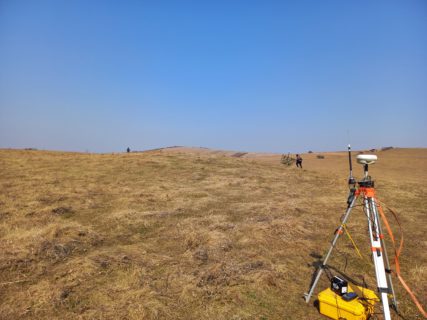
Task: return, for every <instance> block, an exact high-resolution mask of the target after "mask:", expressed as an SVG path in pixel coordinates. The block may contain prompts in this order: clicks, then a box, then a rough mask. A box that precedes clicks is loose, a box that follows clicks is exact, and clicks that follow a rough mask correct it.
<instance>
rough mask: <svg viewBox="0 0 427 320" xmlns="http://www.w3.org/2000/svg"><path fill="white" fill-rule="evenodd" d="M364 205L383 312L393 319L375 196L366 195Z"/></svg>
mask: <svg viewBox="0 0 427 320" xmlns="http://www.w3.org/2000/svg"><path fill="white" fill-rule="evenodd" d="M364 205H365V210H366V215H367V217H368V227H369V238H370V240H371V248H372V258H373V260H374V265H375V274H376V278H377V286H378V293H379V294H380V296H381V302H382V305H383V314H384V319H385V320H391V315H390V307H389V303H388V293H389V289H388V284H387V278H386V273H385V267H384V260H383V257H384V255H383V253H382V247H381V239H380V230H379V222H378V221H379V215H378V211H377V208H376V206H375V201H374V200H373V197H367V196H366V195H365V196H364Z"/></svg>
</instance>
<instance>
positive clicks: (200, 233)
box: [0, 148, 427, 320]
mask: <svg viewBox="0 0 427 320" xmlns="http://www.w3.org/2000/svg"><path fill="white" fill-rule="evenodd" d="M233 155H234V153H233V152H214V151H211V150H205V149H186V148H171V149H164V150H154V151H150V152H142V153H130V154H82V153H63V152H46V151H24V150H0V168H1V171H0V249H1V250H0V318H1V319H18V318H19V319H233V320H238V319H242V320H243V319H260V320H261V319H324V318H323V317H322V316H321V315H319V313H318V311H317V309H316V308H315V307H314V306H313V304H312V303H311V304H309V305H307V304H305V302H304V301H303V299H302V294H303V293H304V292H306V291H307V289H308V286H309V284H310V278H311V275H312V274H313V271H314V265H315V264H316V263H318V261H319V257H320V256H322V255H323V254H324V253H325V251H326V250H327V248H328V247H329V242H330V240H331V239H332V237H333V232H334V230H335V228H336V227H337V226H338V224H339V219H340V216H341V215H342V214H343V212H344V210H345V207H346V198H347V186H346V180H347V162H346V161H347V160H346V153H324V155H325V159H317V158H316V154H309V155H303V158H304V162H303V165H304V170H298V169H297V168H295V167H294V166H292V167H286V166H284V165H282V164H280V155H271V154H264V155H263V154H250V153H249V154H245V153H242V154H239V155H238V156H233ZM378 155H379V159H380V160H379V162H378V164H375V165H374V166H372V171H371V172H372V175H373V177H374V178H375V180H376V186H377V192H378V197H380V198H381V199H382V200H383V201H384V202H386V203H388V204H389V205H390V206H391V207H393V208H395V209H396V210H397V211H398V212H399V213H400V219H401V222H402V225H403V228H404V231H405V235H406V237H405V249H404V252H403V257H402V259H401V265H402V268H403V276H404V278H405V279H406V280H407V282H408V283H410V284H411V286H412V288H413V289H414V291H415V292H417V293H418V296H419V297H420V298H421V302H422V303H423V304H424V306H425V305H427V300H426V299H427V298H426V294H425V293H426V292H427V282H426V279H427V253H426V252H427V237H426V234H427V225H426V223H425V222H426V216H427V212H426V206H425V199H427V194H426V191H427V187H426V181H427V150H426V149H394V150H389V151H384V152H378ZM355 172H356V174H357V176H359V177H360V176H361V168H360V166H359V165H355ZM348 228H349V230H350V231H351V234H352V236H353V237H354V238H355V240H356V241H357V243H358V244H359V246H360V249H361V250H362V252H363V253H364V255H365V256H366V258H367V259H368V260H369V243H368V241H367V230H366V218H365V216H364V214H363V213H362V210H361V209H360V208H355V209H354V210H353V214H352V218H351V219H350V221H349V224H348ZM389 247H390V246H389ZM330 264H331V265H333V266H335V267H337V268H339V269H340V270H342V271H345V272H346V273H348V274H349V275H352V276H353V277H354V278H355V279H358V280H361V279H362V278H363V277H364V279H365V281H366V282H367V283H368V284H369V285H370V286H371V287H372V288H374V287H375V278H374V270H373V267H372V266H370V265H369V264H367V263H366V262H364V260H362V259H360V258H358V257H357V256H356V255H355V253H354V250H353V247H352V246H351V243H350V242H349V240H348V239H347V238H346V237H345V236H344V237H342V238H341V240H340V242H339V245H338V250H337V251H335V252H334V256H333V259H332V260H331V262H330ZM395 285H396V288H397V292H398V298H399V300H400V301H401V312H402V314H404V315H405V317H406V319H416V314H417V313H416V310H415V307H414V306H413V305H412V303H410V302H409V300H408V297H407V295H406V294H405V293H404V292H403V290H402V289H401V286H400V285H399V284H397V283H395ZM327 286H328V281H327V279H326V277H324V279H323V280H322V282H321V283H320V284H319V286H318V288H319V289H321V288H325V287H327ZM313 300H314V299H313Z"/></svg>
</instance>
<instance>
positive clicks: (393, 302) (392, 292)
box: [373, 199, 398, 311]
mask: <svg viewBox="0 0 427 320" xmlns="http://www.w3.org/2000/svg"><path fill="white" fill-rule="evenodd" d="M373 202H374V205H375V210H376V211H377V216H378V209H376V208H377V206H376V200H375V199H374V200H373ZM378 229H379V230H380V234H381V235H382V234H383V231H382V227H381V219H380V218H379V216H378ZM381 245H382V247H383V252H384V259H385V267H386V272H387V280H388V284H389V286H390V289H391V294H392V295H393V298H392V306H393V308H394V310H395V311H398V309H397V299H396V294H395V292H394V287H393V281H392V279H391V272H390V261H389V260H388V254H387V247H386V244H385V241H384V237H381Z"/></svg>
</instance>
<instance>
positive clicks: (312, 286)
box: [304, 191, 357, 303]
mask: <svg viewBox="0 0 427 320" xmlns="http://www.w3.org/2000/svg"><path fill="white" fill-rule="evenodd" d="M350 197H352V198H349V200H350V199H351V201H349V202H350V203H349V204H348V207H347V210H346V212H345V213H344V217H343V219H342V222H341V225H340V226H339V227H338V229H337V232H336V233H335V238H334V240H333V241H332V244H331V247H330V248H329V251H328V253H327V254H326V257H325V259H324V260H323V262H322V265H321V266H320V267H319V268H318V269H317V274H316V278H315V279H314V281H313V283H312V285H311V288H310V290H309V291H308V293H306V294H304V296H305V302H307V303H308V302H309V301H310V299H311V296H312V295H313V292H314V289H315V288H316V285H317V282H319V279H320V276H321V275H322V272H323V269H324V268H325V266H326V264H327V263H328V259H329V256H330V255H331V253H332V250H333V249H334V247H335V245H336V243H337V241H338V238H339V237H340V235H341V234H342V233H343V232H344V227H343V225H344V224H346V222H347V220H348V218H349V216H350V212H351V209H352V208H353V205H354V203H355V202H356V200H357V196H356V195H355V194H354V191H353V194H350Z"/></svg>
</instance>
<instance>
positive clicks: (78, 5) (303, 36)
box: [0, 0, 427, 153]
mask: <svg viewBox="0 0 427 320" xmlns="http://www.w3.org/2000/svg"><path fill="white" fill-rule="evenodd" d="M348 143H351V144H352V145H353V146H354V148H355V149H357V148H371V147H372V148H374V147H382V146H400V147H427V1H425V0H419V1H415V0H405V1H403V0H402V1H393V0H384V1H379V0H376V1H372V0H366V1H364V0H357V1H356V0H354V1H351V0H346V1H343V0H337V1H329V0H324V1H318V0H312V1H301V0H298V1H296V0H294V1H284V0H278V1H251V0H242V1H230V0H224V1H220V0H215V1H200V0H194V1H185V0H176V1H161V0H152V1H142V0H141V1H94V0H91V1H87V0H81V1H79V0H76V1H68V0H67V1H66V0H62V1H61V0H52V1H42V0H41V1H24V0H22V1H21V0H0V147H1V148H8V147H12V148H24V147H33V148H39V149H55V150H74V151H86V150H88V151H92V152H111V151H123V150H124V149H125V148H126V147H128V146H129V147H130V148H131V149H133V150H144V149H149V148H157V147H164V146H172V145H185V146H203V147H210V148H217V149H228V150H241V151H265V152H283V153H284V152H305V151H308V150H313V151H330V150H344V149H345V148H346V145H347V144H348Z"/></svg>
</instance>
